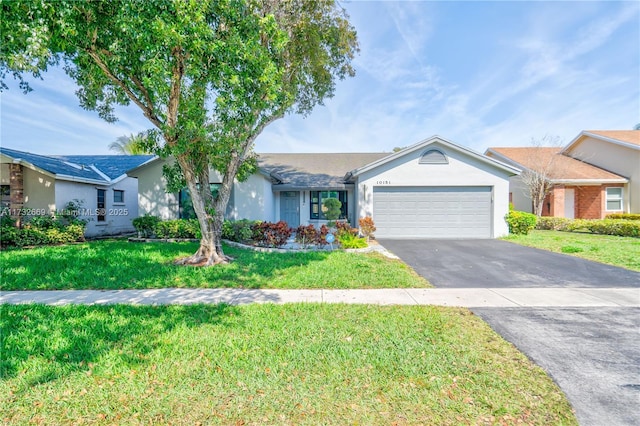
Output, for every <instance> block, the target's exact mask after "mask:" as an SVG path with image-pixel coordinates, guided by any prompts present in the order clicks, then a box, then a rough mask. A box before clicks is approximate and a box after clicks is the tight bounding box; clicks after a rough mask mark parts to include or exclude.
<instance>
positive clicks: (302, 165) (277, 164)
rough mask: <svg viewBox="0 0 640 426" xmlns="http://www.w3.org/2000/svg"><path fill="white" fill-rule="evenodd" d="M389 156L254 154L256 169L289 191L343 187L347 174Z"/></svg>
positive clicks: (361, 154)
mask: <svg viewBox="0 0 640 426" xmlns="http://www.w3.org/2000/svg"><path fill="white" fill-rule="evenodd" d="M388 155H391V154H390V153H388V152H387V153H383V152H379V153H340V154H337V153H336V154H258V166H259V167H260V168H262V169H263V170H265V171H267V172H268V173H271V174H275V175H276V176H277V177H278V178H280V179H281V180H282V184H283V185H286V186H287V187H291V188H327V189H328V188H340V187H344V184H345V182H344V176H345V174H346V173H347V172H349V171H351V170H354V169H357V168H359V167H362V166H364V165H366V164H369V163H372V162H374V161H376V160H379V159H381V158H384V157H386V156H388Z"/></svg>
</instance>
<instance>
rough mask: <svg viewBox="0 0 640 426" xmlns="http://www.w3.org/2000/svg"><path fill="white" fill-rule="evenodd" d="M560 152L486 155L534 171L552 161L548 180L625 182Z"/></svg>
mask: <svg viewBox="0 0 640 426" xmlns="http://www.w3.org/2000/svg"><path fill="white" fill-rule="evenodd" d="M561 151H562V148H548V147H518V148H489V149H488V150H487V154H488V155H492V153H497V154H499V155H500V156H502V157H504V158H506V159H508V160H511V161H512V162H514V163H516V164H518V165H519V166H521V167H523V168H527V169H534V170H535V169H536V168H539V167H540V165H546V164H549V162H551V161H553V166H552V167H551V169H550V171H549V178H550V179H551V180H557V181H564V180H572V181H574V180H576V181H591V180H595V181H598V180H602V181H621V182H624V181H626V178H625V177H623V176H620V175H617V174H615V173H611V172H609V171H607V170H604V169H601V168H599V167H596V166H594V165H592V164H589V163H585V162H583V161H580V160H576V159H575V158H572V157H569V156H567V155H564V154H562V153H561ZM552 158H553V160H552Z"/></svg>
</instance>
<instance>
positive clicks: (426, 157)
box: [420, 149, 449, 164]
mask: <svg viewBox="0 0 640 426" xmlns="http://www.w3.org/2000/svg"><path fill="white" fill-rule="evenodd" d="M420 164H449V160H448V159H447V156H446V155H444V154H443V153H442V152H441V151H438V150H437V149H430V150H428V151H427V152H425V153H424V154H422V157H420Z"/></svg>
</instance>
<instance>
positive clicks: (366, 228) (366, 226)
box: [358, 216, 376, 240]
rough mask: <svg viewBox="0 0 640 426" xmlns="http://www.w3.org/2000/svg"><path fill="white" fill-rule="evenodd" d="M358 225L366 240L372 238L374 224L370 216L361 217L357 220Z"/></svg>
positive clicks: (374, 230) (374, 229)
mask: <svg viewBox="0 0 640 426" xmlns="http://www.w3.org/2000/svg"><path fill="white" fill-rule="evenodd" d="M358 225H360V234H361V235H362V236H363V237H365V238H366V239H367V240H368V239H369V238H373V233H374V232H376V226H375V225H374V224H373V219H372V218H371V217H370V216H367V217H363V218H361V219H360V220H358Z"/></svg>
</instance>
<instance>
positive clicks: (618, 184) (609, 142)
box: [485, 130, 640, 219]
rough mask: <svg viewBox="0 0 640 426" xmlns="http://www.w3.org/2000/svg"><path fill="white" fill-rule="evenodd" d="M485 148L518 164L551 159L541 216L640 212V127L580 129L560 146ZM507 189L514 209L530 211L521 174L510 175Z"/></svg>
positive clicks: (585, 216)
mask: <svg viewBox="0 0 640 426" xmlns="http://www.w3.org/2000/svg"><path fill="white" fill-rule="evenodd" d="M485 154H486V155H488V156H490V157H492V158H495V159H497V160H499V161H502V162H504V163H507V164H511V165H513V166H515V167H518V168H521V169H523V170H524V169H534V170H535V169H536V164H541V163H544V164H548V162H549V161H552V163H551V164H552V166H551V167H550V169H549V178H550V181H551V183H552V184H553V188H552V190H551V192H550V194H549V195H548V196H547V198H546V199H545V201H544V205H543V211H542V214H543V216H557V217H567V218H582V219H600V218H604V217H605V216H606V215H607V214H610V213H639V212H640V130H609V131H600V130H590V131H583V132H581V133H580V134H579V135H578V136H577V137H576V138H575V139H574V140H572V141H571V142H570V143H569V144H568V145H567V146H566V147H564V148H547V147H524V148H489V149H488V150H487V151H486V152H485ZM541 160H542V161H541ZM509 191H510V199H511V201H512V202H513V204H514V208H515V209H516V210H521V211H527V212H531V211H533V206H532V202H531V198H530V197H529V195H528V190H527V188H526V186H525V185H524V184H523V182H522V180H521V177H520V176H513V177H512V178H511V181H510V190H509Z"/></svg>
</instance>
